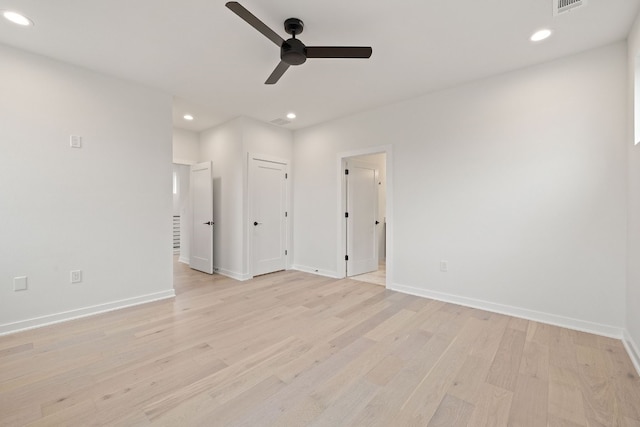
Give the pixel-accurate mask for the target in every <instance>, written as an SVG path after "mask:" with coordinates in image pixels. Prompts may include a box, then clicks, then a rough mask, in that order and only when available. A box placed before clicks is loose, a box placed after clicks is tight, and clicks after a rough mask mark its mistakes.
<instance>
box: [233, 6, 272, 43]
mask: <svg viewBox="0 0 640 427" xmlns="http://www.w3.org/2000/svg"><path fill="white" fill-rule="evenodd" d="M226 6H227V7H228V8H229V9H231V10H232V11H233V12H234V13H235V14H236V15H238V16H239V17H240V18H242V19H244V20H245V21H246V22H247V24H249V25H251V26H252V27H253V28H255V29H256V30H258V31H260V32H261V33H262V34H264V36H265V37H266V38H268V39H269V40H271V41H272V42H274V43H275V44H277V45H278V47H280V46H282V44H283V43H284V39H283V38H282V37H280V36H279V35H278V33H276V32H275V31H273V30H272V29H271V28H269V27H267V25H266V24H265V23H264V22H262V21H261V20H259V19H258V18H256V17H255V16H254V15H253V14H252V13H251V12H249V11H248V10H247V9H245V8H244V6H242V5H241V4H240V3H238V2H237V1H230V2H228V3H227V4H226Z"/></svg>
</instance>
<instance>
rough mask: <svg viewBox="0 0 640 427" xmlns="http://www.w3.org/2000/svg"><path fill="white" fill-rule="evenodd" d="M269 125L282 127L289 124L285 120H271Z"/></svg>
mask: <svg viewBox="0 0 640 427" xmlns="http://www.w3.org/2000/svg"><path fill="white" fill-rule="evenodd" d="M271 123H273V124H274V125H278V126H284V125H288V124H289V123H291V122H290V121H289V120H286V119H274V120H271Z"/></svg>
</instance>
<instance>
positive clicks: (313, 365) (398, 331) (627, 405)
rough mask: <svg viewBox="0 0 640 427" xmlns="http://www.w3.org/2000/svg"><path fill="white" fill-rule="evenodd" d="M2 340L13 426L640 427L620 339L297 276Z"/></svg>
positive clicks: (214, 280)
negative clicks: (539, 426)
mask: <svg viewBox="0 0 640 427" xmlns="http://www.w3.org/2000/svg"><path fill="white" fill-rule="evenodd" d="M174 280H175V288H176V295H177V296H176V298H175V299H173V300H164V301H158V302H154V303H150V304H145V305H141V306H137V307H130V308H127V309H123V310H117V311H113V312H109V313H104V314H102V315H97V316H93V317H90V318H86V319H80V320H76V321H71V322H65V323H62V324H59V325H52V326H48V327H44V328H40V329H34V330H30V331H25V332H22V333H18V334H13V335H9V336H3V337H0V426H24V425H43V426H45V425H46V426H49V425H56V426H58V425H74V426H75V425H109V426H145V425H162V426H177V425H189V426H191V425H202V426H218V425H219V426H225V427H227V426H234V425H250V426H256V425H260V426H262V425H275V426H297V425H313V426H332V427H333V426H340V425H344V426H352V425H354V426H385V427H387V426H405V425H406V426H412V425H415V426H427V425H432V426H433V425H447V426H449V425H469V426H519V425H523V426H536V425H541V426H542V425H548V426H583V427H585V426H589V427H591V426H606V427H610V426H638V425H640V421H639V418H640V413H639V412H640V378H638V375H637V373H636V372H635V370H634V367H633V365H632V363H631V361H630V359H629V357H628V355H627V354H626V352H625V350H624V347H623V346H622V344H621V342H620V341H619V340H614V339H611V338H606V337H599V336H594V335H591V334H586V333H583V332H576V331H572V330H568V329H563V328H559V327H557V326H551V325H545V324H542V323H538V322H532V321H529V320H524V319H516V318H512V317H509V316H505V315H501V314H496V313H489V312H486V311H482V310H474V309H471V308H467V307H461V306H457V305H454V304H448V303H444V302H440V301H434V300H428V299H423V298H419V297H414V296H411V295H406V294H401V293H397V292H393V291H390V290H387V289H385V288H384V287H380V286H378V285H374V284H368V283H364V282H362V281H358V280H351V279H331V278H327V277H321V276H315V275H310V274H307V273H302V272H298V271H285V272H279V273H275V274H268V275H265V276H260V277H257V278H255V279H253V280H249V281H246V282H237V281H235V280H233V279H229V278H227V277H223V276H219V275H206V274H203V273H200V272H196V271H194V270H191V269H189V268H188V266H185V265H184V264H181V263H178V262H176V263H175V265H174Z"/></svg>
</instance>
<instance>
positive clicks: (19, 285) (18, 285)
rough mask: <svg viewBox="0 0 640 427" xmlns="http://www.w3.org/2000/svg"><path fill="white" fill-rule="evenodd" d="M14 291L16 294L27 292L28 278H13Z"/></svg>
mask: <svg viewBox="0 0 640 427" xmlns="http://www.w3.org/2000/svg"><path fill="white" fill-rule="evenodd" d="M13 290H14V291H15V292H18V291H26V290H27V276H20V277H14V278H13Z"/></svg>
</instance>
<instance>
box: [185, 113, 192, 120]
mask: <svg viewBox="0 0 640 427" xmlns="http://www.w3.org/2000/svg"><path fill="white" fill-rule="evenodd" d="M184 119H185V120H193V116H192V115H191V114H185V115H184Z"/></svg>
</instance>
